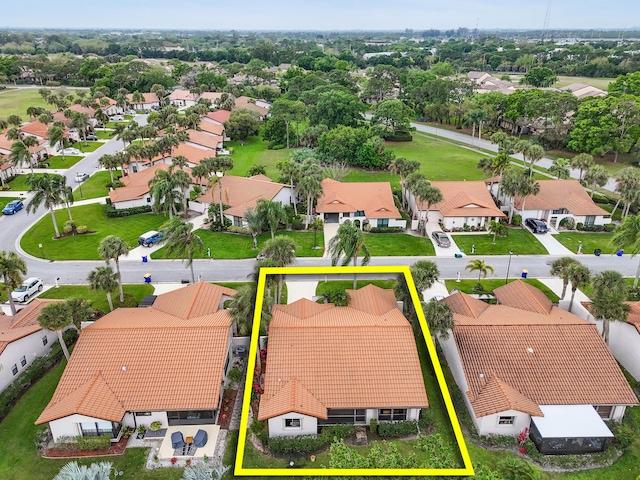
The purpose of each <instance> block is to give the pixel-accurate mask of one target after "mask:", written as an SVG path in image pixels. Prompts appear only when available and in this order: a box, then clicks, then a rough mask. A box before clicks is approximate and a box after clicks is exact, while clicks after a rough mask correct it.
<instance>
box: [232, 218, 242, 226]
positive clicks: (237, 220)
mask: <svg viewBox="0 0 640 480" xmlns="http://www.w3.org/2000/svg"><path fill="white" fill-rule="evenodd" d="M233 226H234V227H241V226H242V217H233Z"/></svg>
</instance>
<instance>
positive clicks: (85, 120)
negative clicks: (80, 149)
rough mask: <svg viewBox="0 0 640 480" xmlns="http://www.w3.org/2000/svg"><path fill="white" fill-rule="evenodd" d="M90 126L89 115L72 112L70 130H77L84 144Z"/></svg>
mask: <svg viewBox="0 0 640 480" xmlns="http://www.w3.org/2000/svg"><path fill="white" fill-rule="evenodd" d="M90 126H91V123H89V115H87V114H86V113H80V112H74V113H73V116H72V117H71V128H77V129H78V131H80V132H81V133H82V139H83V140H84V144H85V145H88V144H87V129H88V128H89V127H90Z"/></svg>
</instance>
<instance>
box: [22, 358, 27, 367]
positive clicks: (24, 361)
mask: <svg viewBox="0 0 640 480" xmlns="http://www.w3.org/2000/svg"><path fill="white" fill-rule="evenodd" d="M26 364H27V357H25V356H23V357H22V358H21V359H20V365H22V366H23V367H24V366H25V365H26Z"/></svg>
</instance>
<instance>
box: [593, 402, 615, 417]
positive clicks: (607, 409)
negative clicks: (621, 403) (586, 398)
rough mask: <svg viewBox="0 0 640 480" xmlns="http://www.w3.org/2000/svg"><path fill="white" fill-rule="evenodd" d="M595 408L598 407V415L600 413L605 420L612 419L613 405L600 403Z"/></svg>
mask: <svg viewBox="0 0 640 480" xmlns="http://www.w3.org/2000/svg"><path fill="white" fill-rule="evenodd" d="M593 408H595V409H596V412H598V415H600V418H602V419H603V420H610V419H611V414H612V413H613V406H612V405H598V406H595V407H593Z"/></svg>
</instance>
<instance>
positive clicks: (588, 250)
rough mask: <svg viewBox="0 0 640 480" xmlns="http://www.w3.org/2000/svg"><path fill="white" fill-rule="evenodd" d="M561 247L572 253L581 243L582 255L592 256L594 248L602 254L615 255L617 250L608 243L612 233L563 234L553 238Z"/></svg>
mask: <svg viewBox="0 0 640 480" xmlns="http://www.w3.org/2000/svg"><path fill="white" fill-rule="evenodd" d="M553 237H554V238H555V239H556V240H558V241H559V242H560V243H561V244H562V245H564V246H565V247H567V248H568V249H569V250H571V251H572V252H577V251H578V247H579V245H580V242H582V253H584V254H585V255H593V251H594V250H595V249H596V248H599V249H600V250H602V253H615V252H616V251H617V250H616V249H615V248H614V247H613V245H611V244H610V243H609V242H610V241H611V238H613V233H610V232H603V233H595V232H563V233H559V234H557V235H554V236H553Z"/></svg>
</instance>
